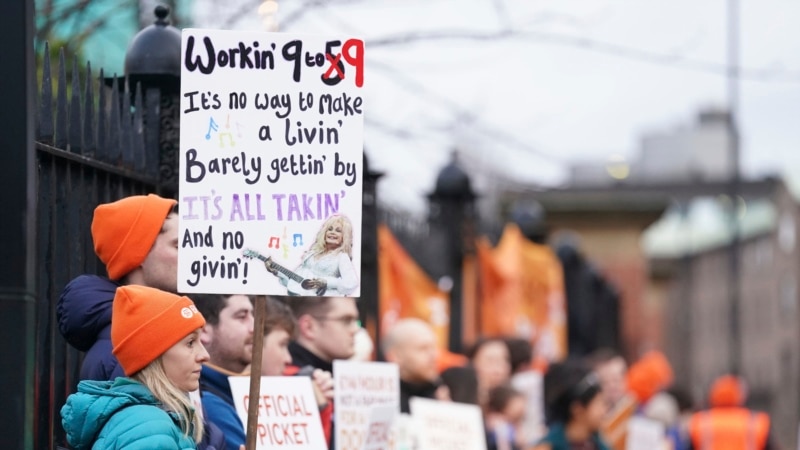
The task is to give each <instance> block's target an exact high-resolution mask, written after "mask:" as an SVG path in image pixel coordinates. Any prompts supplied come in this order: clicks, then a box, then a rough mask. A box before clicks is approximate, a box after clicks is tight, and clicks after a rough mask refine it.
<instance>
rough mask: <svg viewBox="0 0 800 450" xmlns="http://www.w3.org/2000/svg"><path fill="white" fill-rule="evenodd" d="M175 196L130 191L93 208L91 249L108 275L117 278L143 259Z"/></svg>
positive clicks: (113, 278) (173, 203) (156, 235)
mask: <svg viewBox="0 0 800 450" xmlns="http://www.w3.org/2000/svg"><path fill="white" fill-rule="evenodd" d="M175 203H177V202H176V201H175V200H171V199H166V198H162V197H159V196H157V195H155V194H150V195H147V196H145V195H134V196H131V197H126V198H123V199H122V200H117V201H116V202H113V203H106V204H103V205H100V206H98V207H97V208H95V210H94V218H93V219H92V239H93V240H94V252H95V253H96V254H97V256H98V257H99V258H100V260H101V261H103V264H105V265H106V271H107V272H108V277H109V278H111V279H112V280H119V279H120V278H122V277H124V276H125V275H127V274H128V273H130V271H132V270H133V269H135V268H136V267H138V266H139V265H141V264H142V262H144V259H145V258H146V257H147V254H148V253H150V249H151V248H152V247H153V243H154V242H155V241H156V238H157V237H158V233H159V232H160V231H161V227H162V226H163V225H164V219H166V218H167V215H168V214H169V212H170V210H171V209H172V207H173V206H174V205H175Z"/></svg>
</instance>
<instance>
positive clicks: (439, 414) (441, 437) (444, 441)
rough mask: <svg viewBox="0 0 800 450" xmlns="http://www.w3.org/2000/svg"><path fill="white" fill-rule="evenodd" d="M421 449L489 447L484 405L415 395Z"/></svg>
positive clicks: (477, 449)
mask: <svg viewBox="0 0 800 450" xmlns="http://www.w3.org/2000/svg"><path fill="white" fill-rule="evenodd" d="M409 406H410V407H411V417H412V418H413V419H414V424H415V426H416V429H417V430H418V431H419V434H418V436H417V437H418V439H419V440H418V443H419V447H418V448H419V450H486V435H485V433H484V427H483V414H482V413H481V409H480V407H478V406H476V405H468V404H465V403H451V402H441V401H437V400H430V399H427V398H420V397H411V400H410V401H409Z"/></svg>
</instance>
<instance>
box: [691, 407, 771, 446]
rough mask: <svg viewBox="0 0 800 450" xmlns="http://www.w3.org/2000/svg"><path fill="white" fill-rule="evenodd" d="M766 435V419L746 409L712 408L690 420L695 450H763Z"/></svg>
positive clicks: (763, 415)
mask: <svg viewBox="0 0 800 450" xmlns="http://www.w3.org/2000/svg"><path fill="white" fill-rule="evenodd" d="M768 434H769V416H767V415H766V414H764V413H760V412H753V411H750V410H749V409H747V408H712V409H711V410H708V411H701V412H698V413H695V414H693V415H692V418H691V420H690V421H689V436H690V437H691V439H692V445H693V446H694V448H695V450H763V449H764V447H765V446H766V444H767V437H768Z"/></svg>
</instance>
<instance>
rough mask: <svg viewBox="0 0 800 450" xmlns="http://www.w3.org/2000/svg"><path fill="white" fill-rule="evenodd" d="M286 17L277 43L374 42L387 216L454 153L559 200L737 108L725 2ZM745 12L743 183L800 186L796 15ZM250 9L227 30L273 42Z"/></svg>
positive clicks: (420, 2)
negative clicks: (774, 177) (753, 179)
mask: <svg viewBox="0 0 800 450" xmlns="http://www.w3.org/2000/svg"><path fill="white" fill-rule="evenodd" d="M208 1H209V0H202V1H197V2H196V3H195V8H196V10H195V11H196V20H197V25H198V26H207V27H213V28H218V27H223V24H224V22H220V21H221V20H222V19H221V18H222V17H225V14H228V13H229V12H230V11H231V10H233V9H234V8H232V7H230V6H227V3H226V6H225V7H224V8H223V7H221V6H219V5H216V6H213V5H212V6H209V5H210V3H209V2H208ZM278 3H279V5H280V9H279V14H278V23H279V24H280V29H281V31H286V32H298V33H323V34H348V35H354V36H357V37H363V38H364V39H365V40H366V45H367V78H366V86H367V92H366V113H365V118H366V127H365V145H366V151H367V155H368V157H369V158H370V162H371V163H372V164H373V165H374V167H375V168H377V169H379V170H382V171H384V172H386V177H385V178H384V179H383V181H381V183H380V185H379V186H380V196H381V199H382V201H383V202H384V203H385V204H395V205H397V206H398V207H400V208H402V209H407V210H410V211H414V212H420V211H423V210H424V207H425V199H424V194H425V193H427V192H430V190H431V189H432V188H433V184H434V180H435V176H436V173H437V172H438V170H439V169H440V168H441V167H442V166H443V165H444V164H445V163H446V162H447V161H448V159H449V154H450V152H451V150H452V149H453V148H454V147H458V148H459V149H460V150H461V152H462V154H463V158H464V160H465V164H466V165H467V166H469V167H470V169H471V170H477V169H480V170H481V171H482V172H483V175H484V176H485V174H499V175H502V176H507V177H510V178H513V179H515V180H519V181H523V182H528V183H531V184H536V185H545V186H554V185H557V184H559V183H563V182H564V181H565V180H566V173H567V172H566V169H567V167H568V165H569V164H570V162H572V161H585V160H597V161H605V160H607V158H608V157H609V156H611V155H612V154H614V153H619V154H623V155H626V156H627V157H631V158H632V157H635V156H636V154H637V152H638V148H639V140H640V138H641V135H642V134H643V133H647V132H652V131H666V130H669V129H671V128H675V127H678V126H685V125H689V124H690V123H691V122H693V121H694V120H695V116H696V114H697V112H698V110H699V108H703V107H723V106H725V105H726V101H727V100H726V98H727V97H726V95H727V94H726V93H727V84H726V83H727V82H726V79H725V76H724V67H725V64H726V57H727V53H726V52H727V48H726V39H727V35H726V31H727V29H726V20H727V19H726V14H727V7H728V2H726V1H722V0H671V1H648V0H645V1H642V0H592V1H588V0H584V1H577V0H547V1H545V0H505V1H503V0H483V1H478V0H469V1H465V0H459V1H456V0H404V1H398V0H369V1H359V0H339V1H336V0H329V1H306V2H300V1H298V0H278ZM740 3H741V5H740V17H741V27H740V43H741V48H740V64H741V66H742V67H743V71H744V74H743V80H742V81H741V82H740V84H739V86H740V128H741V130H742V160H741V161H742V168H743V171H744V172H745V174H746V175H756V174H763V173H768V172H777V173H780V172H782V171H787V170H788V171H791V172H797V173H798V174H800V121H799V120H798V119H799V118H800V2H797V1H791V0H757V1H756V0H743V1H741V2H740ZM249 4H253V2H252V0H251V1H250V2H249ZM309 4H313V5H317V4H324V5H326V6H315V7H311V8H309V7H308V6H307V5H309ZM245 5H246V4H245ZM300 8H305V9H304V12H303V13H301V14H298V11H300ZM251 9H252V11H251V10H249V9H248V8H247V7H246V6H245V10H246V11H248V12H247V13H246V14H245V15H244V18H243V19H242V20H239V21H237V22H235V23H234V24H230V26H228V27H229V28H234V29H259V28H260V29H263V26H262V25H261V24H260V22H259V18H258V15H257V13H256V11H255V9H256V7H255V6H254V7H252V8H251ZM508 31H512V33H510V34H504V35H499V34H498V33H499V32H508ZM431 33H435V34H436V36H438V37H435V38H428V39H421V40H414V39H411V40H407V39H400V38H403V37H409V36H411V37H413V36H415V35H417V36H419V35H430V34H431ZM448 36H449V37H448ZM492 36H493V37H492ZM398 41H400V42H398ZM478 177H479V178H480V174H479V176H478ZM478 187H479V188H480V187H481V186H480V183H479V186H478Z"/></svg>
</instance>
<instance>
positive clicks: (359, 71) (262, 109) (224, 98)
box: [178, 29, 365, 296]
mask: <svg viewBox="0 0 800 450" xmlns="http://www.w3.org/2000/svg"><path fill="white" fill-rule="evenodd" d="M181 51H182V59H181V106H180V108H181V127H180V152H179V180H180V181H179V188H180V195H179V198H178V202H179V210H180V212H179V217H180V225H179V233H180V234H179V243H178V248H179V252H178V255H179V256H178V288H179V290H180V291H181V292H203V293H224V294H275V295H286V294H287V293H288V294H296V295H327V296H358V295H359V294H360V282H359V280H360V267H361V245H360V243H361V207H362V202H361V190H362V189H361V186H362V178H363V177H362V175H363V173H362V172H363V140H364V139H363V134H364V106H365V104H364V97H363V85H364V42H363V40H361V39H356V38H352V37H348V36H337V37H323V36H313V35H295V34H290V33H264V32H249V31H227V30H206V29H185V30H183V32H182V49H181ZM267 263H269V265H270V269H271V270H267V266H266V265H267Z"/></svg>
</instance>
